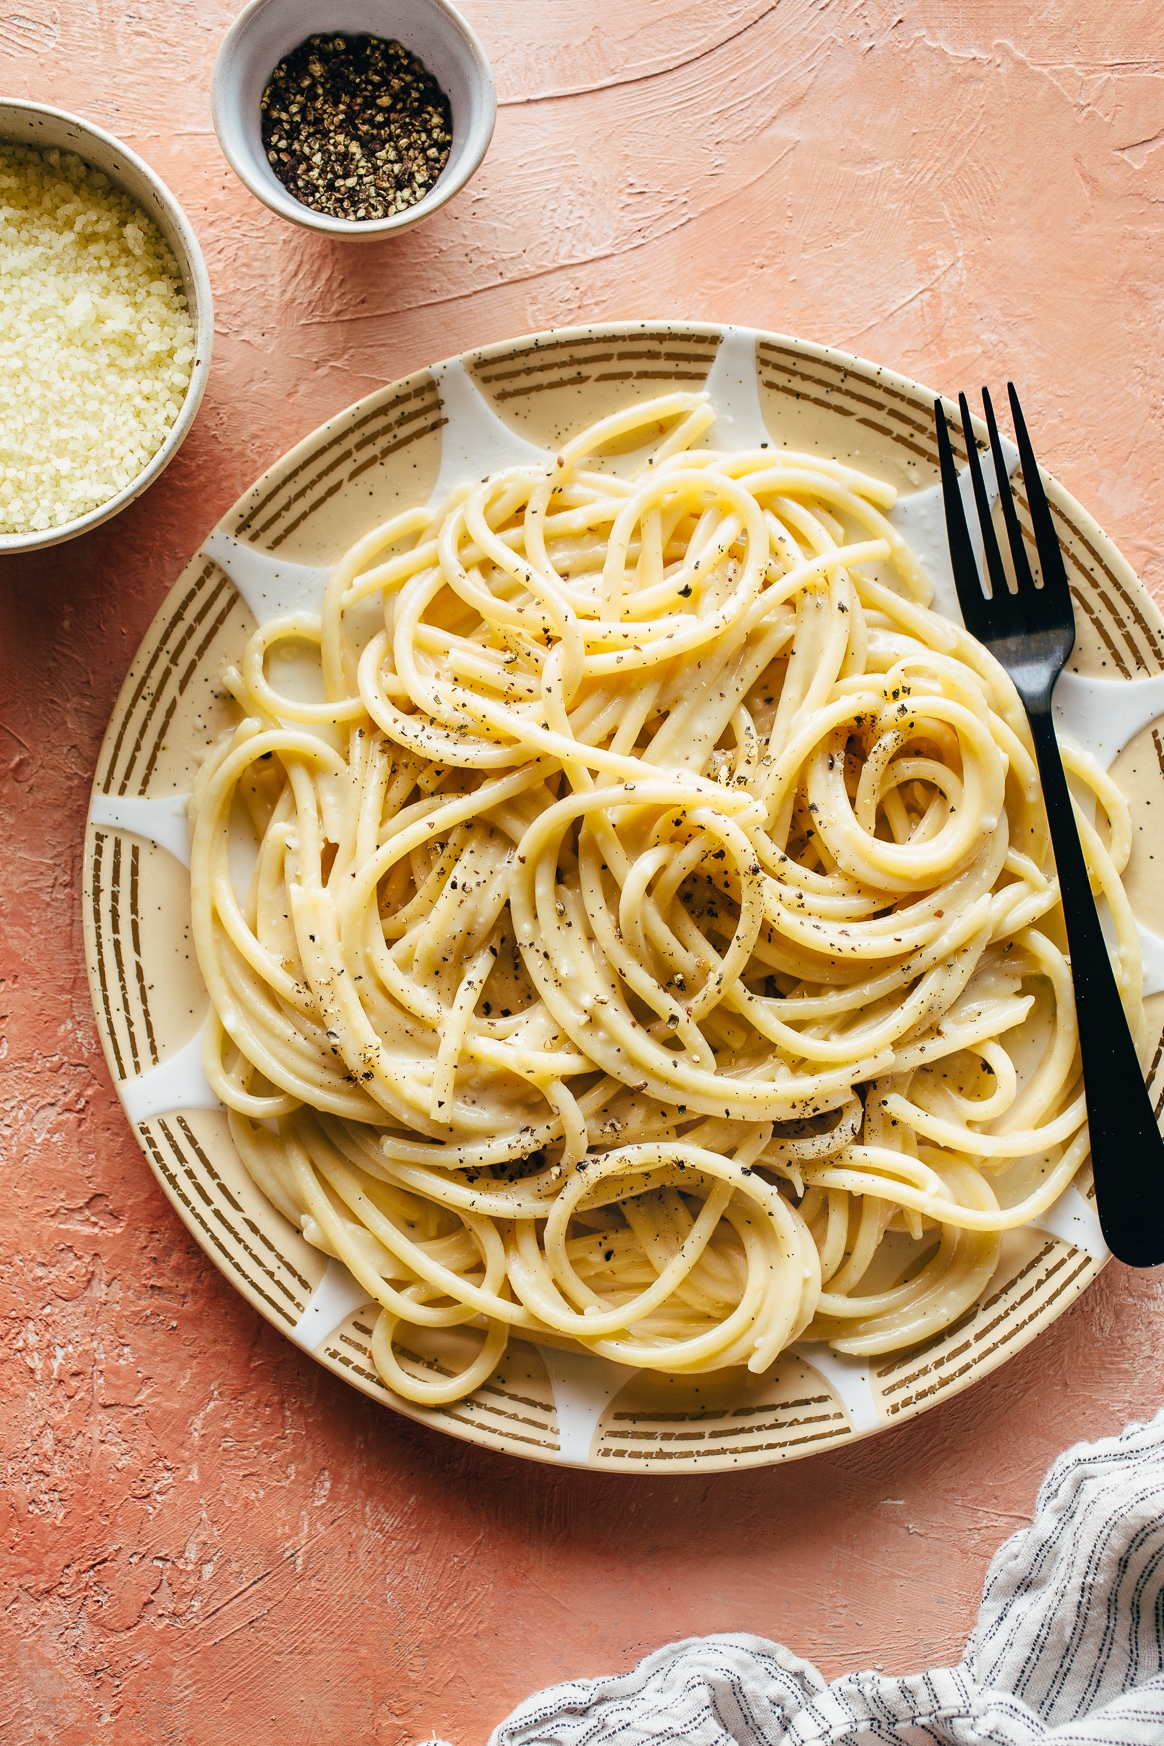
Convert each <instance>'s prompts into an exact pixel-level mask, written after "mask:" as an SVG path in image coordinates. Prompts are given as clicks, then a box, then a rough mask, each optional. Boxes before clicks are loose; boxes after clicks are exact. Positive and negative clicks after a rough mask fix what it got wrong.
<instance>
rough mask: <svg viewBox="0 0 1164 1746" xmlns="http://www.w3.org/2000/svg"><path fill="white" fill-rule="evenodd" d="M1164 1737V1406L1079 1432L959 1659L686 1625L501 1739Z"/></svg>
mask: <svg viewBox="0 0 1164 1746" xmlns="http://www.w3.org/2000/svg"><path fill="white" fill-rule="evenodd" d="M818 1741H819V1742H828V1743H829V1746H874V1743H875V1742H882V1741H884V1742H892V1743H893V1746H922V1743H923V1742H926V1743H929V1746H933V1743H940V1746H946V1743H948V1746H1033V1743H1035V1742H1038V1743H1046V1746H1164V1411H1161V1412H1160V1413H1159V1414H1158V1415H1157V1416H1156V1418H1154V1419H1153V1420H1152V1423H1151V1424H1150V1425H1130V1426H1129V1427H1128V1429H1127V1430H1126V1431H1125V1432H1124V1434H1123V1435H1122V1436H1121V1437H1108V1438H1106V1439H1104V1440H1103V1441H1102V1442H1099V1443H1079V1444H1077V1445H1076V1446H1075V1448H1073V1449H1069V1450H1068V1451H1067V1453H1066V1454H1065V1455H1062V1456H1060V1458H1059V1460H1058V1461H1057V1462H1056V1463H1055V1465H1054V1467H1053V1468H1052V1469H1051V1471H1050V1473H1049V1474H1048V1476H1047V1478H1046V1479H1045V1480H1044V1482H1043V1486H1042V1489H1041V1490H1040V1492H1039V1496H1038V1502H1037V1504H1036V1506H1035V1519H1034V1521H1033V1523H1032V1524H1031V1526H1030V1527H1029V1528H1024V1529H1023V1530H1022V1532H1021V1533H1018V1534H1015V1535H1014V1536H1013V1538H1012V1539H1010V1540H1008V1541H1007V1542H1006V1544H1005V1545H1004V1546H1003V1547H1002V1548H1001V1549H1000V1551H999V1552H998V1553H997V1555H996V1556H995V1559H994V1562H993V1563H992V1564H991V1566H990V1570H989V1573H988V1574H987V1578H986V1586H985V1589H984V1590H983V1595H982V1606H981V1608H980V1610H979V1614H978V1625H977V1628H976V1629H975V1631H974V1634H973V1636H972V1637H971V1638H970V1641H969V1642H968V1643H967V1645H966V1652H965V1654H964V1655H963V1657H962V1660H961V1662H960V1663H959V1664H958V1666H957V1667H943V1668H938V1669H935V1670H933V1671H931V1672H929V1673H917V1674H911V1675H909V1676H907V1677H905V1678H901V1679H891V1678H888V1677H886V1676H884V1675H882V1674H877V1673H852V1674H848V1675H847V1676H846V1677H845V1678H844V1679H838V1680H835V1681H834V1682H833V1684H832V1685H826V1684H825V1681H824V1680H823V1679H822V1678H821V1676H820V1674H819V1673H818V1672H817V1670H816V1668H815V1667H813V1666H812V1665H811V1663H809V1662H807V1661H802V1660H800V1658H799V1657H798V1656H796V1655H793V1654H791V1653H790V1651H789V1650H787V1649H785V1648H783V1647H782V1646H781V1645H780V1644H778V1643H768V1642H765V1640H764V1639H763V1638H762V1637H749V1636H722V1637H689V1638H688V1639H687V1640H686V1641H685V1642H683V1643H673V1644H671V1645H670V1646H669V1647H668V1648H666V1649H659V1650H657V1651H656V1652H655V1654H653V1655H648V1656H647V1658H646V1660H645V1661H640V1663H639V1665H638V1666H637V1667H636V1668H635V1669H634V1671H633V1673H627V1674H623V1675H622V1676H620V1677H618V1678H613V1679H579V1680H573V1681H571V1682H570V1683H568V1684H566V1685H556V1686H553V1687H552V1688H551V1689H550V1690H549V1691H543V1692H540V1693H539V1694H538V1695H537V1696H536V1697H531V1698H527V1700H526V1701H525V1703H523V1704H522V1705H520V1707H519V1708H518V1709H516V1710H515V1711H514V1713H513V1715H512V1716H510V1718H509V1720H508V1721H506V1722H503V1723H502V1724H501V1726H500V1727H499V1728H498V1729H496V1731H495V1732H494V1734H493V1736H492V1738H491V1740H490V1746H646V1743H648V1742H649V1746H808V1743H809V1742H818Z"/></svg>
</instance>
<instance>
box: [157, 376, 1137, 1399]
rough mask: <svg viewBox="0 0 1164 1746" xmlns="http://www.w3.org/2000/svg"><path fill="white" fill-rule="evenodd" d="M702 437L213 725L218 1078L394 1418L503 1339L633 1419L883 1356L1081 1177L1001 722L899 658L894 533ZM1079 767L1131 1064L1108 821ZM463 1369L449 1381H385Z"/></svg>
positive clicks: (975, 1285)
mask: <svg viewBox="0 0 1164 1746" xmlns="http://www.w3.org/2000/svg"><path fill="white" fill-rule="evenodd" d="M711 420H712V413H711V410H710V408H709V406H708V405H707V403H706V399H705V397H703V396H700V395H697V394H671V395H668V396H667V397H665V398H664V399H661V400H656V401H653V402H650V403H645V404H640V405H637V406H634V407H630V408H628V409H626V410H624V411H621V412H618V413H616V414H615V415H613V416H612V417H610V418H607V419H604V420H603V421H601V422H600V423H599V424H597V425H595V426H593V427H591V428H590V429H589V430H586V431H584V432H582V433H581V434H580V435H578V436H576V437H575V438H573V440H571V441H570V442H568V443H566V444H565V445H564V447H563V448H562V450H561V452H560V453H559V454H558V455H557V456H555V457H553V459H552V462H551V463H550V464H548V465H547V466H545V467H543V468H539V467H537V466H528V465H527V466H519V467H510V468H507V469H505V470H503V471H500V472H497V473H496V474H494V475H493V476H491V477H489V478H488V479H486V480H484V481H483V482H482V483H480V484H477V485H475V486H473V487H472V488H471V489H465V490H461V491H458V492H456V493H454V494H453V495H452V497H451V498H450V499H449V500H448V501H447V502H445V503H444V504H443V505H441V506H440V507H439V508H438V509H437V510H435V511H433V510H431V509H427V508H426V509H416V510H409V511H406V512H405V513H404V514H402V515H398V516H396V517H395V518H394V519H393V520H391V521H390V522H388V523H387V524H385V525H384V526H383V527H381V528H379V529H377V530H376V531H375V532H374V533H372V534H370V535H368V536H367V537H366V538H364V539H362V540H360V541H359V542H357V544H355V545H354V546H353V547H352V549H351V550H350V551H349V552H348V553H347V555H346V556H345V557H344V558H343V559H342V560H341V561H340V562H339V563H338V564H337V565H336V566H335V569H334V570H333V572H332V574H331V577H330V580H329V582H328V585H327V589H326V594H325V598H324V600H323V603H322V611H321V613H320V614H319V615H318V616H316V615H312V614H307V613H298V614H295V615H293V616H290V617H287V618H283V619H280V620H276V621H275V622H272V623H269V624H267V625H264V626H263V627H262V628H261V629H260V630H258V631H256V633H255V635H254V636H253V637H252V638H251V641H250V643H249V645H248V647H247V650H246V653H245V657H244V659H243V662H242V665H241V669H233V668H232V669H229V670H228V672H227V674H226V676H225V683H226V686H227V688H228V690H229V691H230V692H231V693H232V695H233V696H234V698H235V699H236V701H237V702H238V704H239V706H240V709H241V711H242V719H241V720H240V722H239V724H238V726H237V727H236V728H235V729H234V731H233V732H232V733H231V734H229V735H228V736H227V737H226V738H225V739H224V740H223V741H222V742H221V743H220V744H218V745H217V746H216V747H215V748H214V750H213V751H212V753H211V755H210V756H209V757H208V758H207V760H206V762H205V765H204V767H203V769H202V771H201V773H200V776H199V779H198V783H197V787H196V791H195V794H194V797H193V800H192V803H191V807H192V818H193V823H194V829H193V850H192V898H193V932H194V940H195V944H196V949H197V953H198V959H199V963H200V965H201V969H202V974H203V977H204V979H205V982H206V986H207V988H208V990H209V992H210V998H211V1003H212V1014H211V1020H210V1022H209V1023H208V1026H207V1031H206V1037H207V1046H206V1068H207V1073H208V1075H209V1077H210V1079H211V1082H212V1084H213V1085H214V1087H215V1089H216V1090H217V1091H218V1093H219V1095H220V1096H221V1097H222V1099H223V1101H224V1103H225V1104H226V1105H227V1106H228V1109H229V1111H230V1120H231V1128H232V1132H233V1135H234V1139H235V1142H236V1144H237V1146H238V1149H239V1152H240V1154H241V1156H242V1158H243V1159H244V1161H245V1163H246V1165H247V1167H248V1169H249V1170H250V1172H251V1174H252V1175H253V1177H254V1179H255V1181H256V1183H257V1184H258V1185H259V1187H260V1188H261V1189H262V1190H263V1191H264V1192H265V1193H266V1194H267V1195H268V1196H269V1198H270V1199H271V1200H272V1201H273V1202H274V1204H275V1205H276V1206H277V1207H278V1208H279V1209H280V1210H281V1211H282V1212H283V1213H284V1214H285V1215H286V1216H287V1218H289V1219H290V1220H292V1222H293V1223H294V1224H296V1225H297V1226H298V1227H300V1228H301V1229H302V1230H303V1232H304V1233H305V1235H306V1236H307V1237H308V1239H309V1240H310V1241H311V1242H313V1243H315V1244H317V1245H318V1246H319V1247H320V1248H321V1249H323V1250H324V1251H326V1252H327V1253H329V1254H331V1255H334V1256H337V1257H339V1258H340V1259H341V1260H342V1261H343V1262H344V1263H345V1264H346V1265H347V1267H348V1268H349V1269H350V1270H351V1272H352V1273H353V1274H354V1275H355V1277H356V1278H357V1280H358V1281H359V1282H360V1284H361V1286H362V1287H363V1288H364V1289H365V1290H366V1291H367V1293H368V1297H369V1300H371V1301H373V1302H374V1303H375V1304H378V1305H379V1306H380V1314H379V1319H378V1321H377V1323H376V1327H375V1332H374V1336H373V1340H372V1350H373V1356H374V1359H375V1362H376V1365H377V1367H378V1369H379V1371H380V1374H381V1376H382V1377H383V1379H384V1381H385V1382H386V1383H387V1384H388V1386H389V1387H391V1388H392V1389H394V1390H395V1391H396V1392H397V1393H398V1394H400V1395H402V1396H404V1397H406V1398H407V1399H409V1400H412V1401H417V1402H421V1403H424V1404H428V1405H439V1404H442V1403H445V1402H449V1401H452V1400H456V1399H458V1398H461V1397H463V1396H464V1395H466V1394H468V1393H470V1392H471V1391H472V1390H473V1389H474V1388H476V1387H477V1386H478V1385H479V1384H480V1383H481V1382H483V1381H484V1380H485V1379H487V1378H488V1376H489V1375H490V1374H491V1372H492V1371H493V1369H494V1368H495V1366H496V1365H497V1363H498V1360H499V1358H500V1356H501V1354H502V1352H503V1350H504V1348H505V1345H506V1341H507V1340H508V1338H509V1335H510V1333H511V1332H512V1333H517V1334H521V1335H523V1336H525V1337H527V1338H534V1339H537V1340H542V1341H548V1342H549V1343H551V1344H553V1343H558V1344H561V1343H563V1342H565V1343H574V1344H577V1345H580V1346H582V1347H584V1348H585V1349H586V1350H588V1351H591V1352H595V1353H598V1354H601V1355H602V1356H604V1357H606V1358H610V1359H613V1360H616V1361H618V1362H621V1363H623V1364H626V1365H628V1366H633V1367H639V1368H651V1369H656V1370H662V1371H667V1372H694V1371H705V1370H714V1369H720V1368H723V1367H727V1366H747V1367H748V1368H749V1369H751V1370H752V1371H763V1370H765V1369H766V1368H767V1367H768V1366H769V1365H771V1364H772V1363H773V1361H774V1360H775V1358H776V1357H777V1355H778V1354H779V1353H780V1352H781V1350H782V1349H783V1348H784V1347H786V1346H787V1345H788V1344H789V1343H790V1342H791V1341H794V1340H796V1339H798V1338H802V1337H806V1338H809V1339H825V1340H829V1341H831V1342H832V1344H833V1345H834V1346H835V1347H836V1348H837V1349H839V1350H840V1351H843V1352H851V1353H860V1354H874V1353H880V1352H885V1351H889V1350H893V1349H896V1348H898V1347H902V1346H906V1345H910V1344H912V1343H914V1342H916V1341H918V1340H920V1339H922V1338H925V1337H927V1336H929V1335H931V1334H933V1333H934V1332H936V1331H938V1330H940V1329H941V1328H943V1327H945V1326H948V1325H949V1324H950V1323H951V1322H952V1321H953V1320H955V1319H956V1318H957V1317H958V1316H959V1315H961V1314H962V1313H963V1311H964V1310H965V1309H967V1308H968V1306H970V1305H971V1304H972V1303H973V1302H974V1301H975V1299H976V1298H977V1297H978V1296H979V1295H980V1294H981V1292H982V1290H983V1288H984V1286H985V1285H986V1283H987V1281H988V1280H989V1279H990V1277H991V1275H992V1274H993V1272H994V1270H995V1267H996V1265H997V1261H998V1256H999V1249H1000V1244H1001V1240H1002V1233H1003V1232H1004V1231H1006V1230H1007V1229H1010V1228H1013V1227H1015V1226H1017V1225H1020V1224H1022V1223H1025V1222H1026V1221H1028V1220H1029V1219H1032V1218H1037V1217H1038V1216H1039V1214H1040V1213H1041V1212H1043V1211H1044V1210H1045V1209H1046V1208H1047V1207H1049V1206H1050V1205H1051V1203H1052V1202H1053V1201H1054V1200H1055V1199H1056V1198H1057V1197H1058V1195H1059V1194H1060V1193H1061V1192H1062V1190H1063V1189H1064V1188H1065V1187H1066V1185H1067V1184H1068V1183H1069V1182H1070V1181H1071V1179H1072V1177H1073V1176H1074V1174H1075V1172H1076V1171H1077V1169H1078V1168H1079V1166H1080V1164H1081V1163H1082V1162H1083V1160H1084V1159H1085V1158H1086V1156H1087V1145H1088V1142H1087V1129H1086V1108H1085V1103H1084V1098H1083V1088H1082V1083H1081V1080H1080V1075H1079V1063H1078V1057H1077V1049H1076V1033H1075V1015H1074V1003H1073V998H1072V990H1071V981H1070V972H1069V967H1068V964H1067V961H1066V958H1065V955H1064V935H1063V927H1062V916H1061V913H1060V910H1059V895H1058V887H1057V884H1056V880H1055V876H1054V868H1053V864H1052V862H1051V856H1050V850H1049V845H1048V838H1047V831H1046V821H1045V816H1044V812H1043V807H1042V801H1041V796H1040V791H1039V786H1038V780H1037V774H1036V768H1035V764H1034V760H1033V756H1032V750H1031V741H1030V735H1029V732H1028V729H1027V724H1026V719H1025V716H1024V714H1023V711H1022V708H1021V706H1020V704H1019V702H1018V699H1017V696H1016V694H1015V692H1014V689H1013V687H1012V685H1011V683H1010V681H1009V679H1008V678H1007V677H1006V675H1005V674H1004V673H1003V671H1002V669H1001V668H1000V667H999V666H998V665H997V664H996V663H995V662H994V660H993V659H992V658H991V656H990V655H989V654H988V653H987V652H986V651H985V650H984V649H983V648H982V647H981V646H979V645H978V644H977V643H975V642H974V641H973V639H972V638H971V637H969V636H968V635H967V633H966V632H965V631H963V630H961V629H960V628H958V627H956V626H955V625H953V624H951V623H949V622H948V621H946V620H945V619H943V618H941V617H939V616H938V615H937V614H935V613H933V612H931V611H930V610H929V608H928V605H927V602H928V600H929V598H930V591H929V586H928V583H927V581H926V578H925V576H924V575H923V573H922V572H921V570H920V569H919V567H918V565H917V563H916V561H915V560H914V558H913V556H912V554H911V553H910V551H909V549H908V547H907V546H906V545H905V544H904V542H903V541H902V538H901V536H900V534H899V533H898V532H897V530H896V529H895V528H894V526H893V525H892V523H891V522H890V521H889V520H888V519H887V517H886V512H887V511H888V510H889V509H890V508H891V507H892V504H893V501H894V492H893V490H892V488H891V487H889V486H887V485H885V484H883V483H881V482H880V481H878V480H876V479H873V478H869V477H866V476H865V475H863V474H861V473H859V472H856V471H855V470H853V469H852V468H850V467H848V466H844V465H841V464H839V463H835V462H832V461H828V460H825V459H822V458H821V457H819V456H808V455H802V454H795V453H791V452H789V451H787V450H782V449H780V450H778V449H775V448H762V449H757V450H753V451H749V452H745V453H738V454H722V453H719V452H716V451H713V450H709V449H703V448H699V447H698V443H699V440H700V438H701V436H702V435H703V434H704V432H706V430H707V428H708V426H709V424H710V423H711ZM636 441H637V442H638V443H639V444H640V447H639V449H638V450H637V451H636V454H637V465H634V466H631V465H630V464H629V463H627V462H626V460H625V459H624V460H623V461H622V462H621V463H619V464H618V468H619V470H616V467H615V465H614V464H613V463H611V462H610V461H609V459H607V460H604V459H603V456H604V453H605V454H609V451H610V449H611V447H612V445H613V446H616V447H617V448H618V449H619V452H620V453H621V454H623V455H624V456H625V455H626V453H627V451H628V449H630V447H631V446H632V445H633V444H634V443H635V442H636ZM291 651H294V652H295V653H296V655H297V658H298V662H299V669H300V671H301V672H302V670H303V669H304V667H305V666H306V667H309V668H310V669H311V672H312V673H313V674H314V676H315V685H316V689H315V691H314V693H313V694H312V698H311V700H305V699H306V696H307V688H306V687H305V685H304V684H303V683H302V682H299V681H297V682H296V683H295V684H294V685H293V684H292V683H291V681H290V680H288V679H286V678H284V679H279V677H278V674H277V672H276V669H277V667H279V663H280V661H283V660H284V657H286V656H287V655H288V653H289V652H291ZM305 651H306V654H305ZM292 693H294V695H293V694H292ZM1068 763H1069V769H1070V770H1071V772H1072V773H1073V776H1074V777H1075V779H1076V780H1077V782H1079V783H1081V784H1082V785H1083V787H1084V788H1085V789H1086V790H1088V791H1089V792H1090V794H1092V795H1093V796H1094V798H1095V800H1096V801H1097V802H1098V808H1099V818H1100V824H1099V825H1096V826H1093V825H1092V824H1091V823H1090V822H1089V819H1088V818H1087V817H1085V816H1083V813H1084V811H1090V809H1089V808H1087V809H1083V810H1082V811H1081V814H1080V823H1081V831H1082V835H1083V840H1084V846H1085V851H1086V854H1087V856H1088V861H1089V865H1090V866H1091V868H1092V872H1093V880H1094V884H1095V887H1096V889H1097V891H1102V892H1103V894H1104V895H1105V896H1106V898H1107V901H1108V904H1109V906H1110V910H1111V914H1112V917H1113V920H1114V922H1115V927H1116V933H1117V936H1118V957H1119V976H1120V980H1121V987H1122V991H1123V995H1124V999H1125V1002H1126V1005H1127V1009H1128V1011H1129V1013H1130V1014H1131V1015H1132V1019H1133V1023H1134V1024H1136V1025H1137V1026H1138V1027H1139V1030H1140V1032H1141V1033H1142V1030H1143V1020H1142V1009H1141V1004H1140V996H1141V969H1140V960H1139V944H1138V939H1137V935H1136V930H1135V925H1134V922H1133V920H1132V916H1131V912H1130V909H1129V906H1128V903H1127V899H1126V897H1125V895H1124V891H1123V888H1122V885H1121V883H1120V873H1121V871H1122V870H1123V867H1124V865H1125V863H1126V861H1127V858H1128V854H1129V851H1130V844H1131V832H1130V824H1129V818H1128V811H1127V807H1126V804H1125V803H1124V801H1123V798H1122V796H1121V795H1120V793H1119V790H1118V789H1117V788H1116V786H1115V784H1114V783H1113V782H1112V781H1111V780H1110V779H1109V778H1108V777H1107V776H1106V775H1105V774H1104V773H1103V772H1102V771H1101V770H1100V769H1099V768H1098V766H1096V765H1095V764H1094V763H1093V762H1091V761H1090V760H1088V759H1086V758H1084V757H1081V756H1071V755H1069V758H1068ZM240 809H242V812H243V813H245V815H246V816H248V817H249V819H250V820H251V822H252V826H253V830H254V834H255V837H256V839H257V841H258V850H257V859H256V861H255V865H254V871H253V875H252V876H251V878H250V882H249V888H248V889H247V890H246V891H245V892H244V891H241V890H237V891H236V889H235V886H234V884H232V880H231V873H230V838H231V830H232V823H231V821H232V815H233V816H234V817H235V820H236V825H235V829H236V830H237V819H238V818H239V816H240ZM458 1324H469V1325H471V1326H472V1327H473V1328H476V1329H478V1330H480V1332H481V1339H480V1344H479V1351H478V1352H477V1353H476V1355H475V1356H473V1357H472V1358H471V1361H470V1362H468V1363H467V1365H465V1366H464V1367H463V1368H461V1369H460V1371H459V1372H457V1373H455V1374H451V1373H449V1370H448V1366H447V1365H445V1366H444V1367H436V1368H434V1367H432V1366H431V1365H429V1366H428V1367H427V1368H426V1367H425V1365H423V1364H421V1363H419V1362H417V1361H415V1358H414V1357H409V1356H408V1353H409V1347H408V1344H407V1341H408V1339H412V1340H414V1341H415V1340H417V1338H418V1334H417V1330H424V1329H434V1328H437V1329H439V1328H447V1327H452V1326H455V1325H458Z"/></svg>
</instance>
